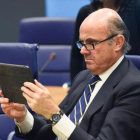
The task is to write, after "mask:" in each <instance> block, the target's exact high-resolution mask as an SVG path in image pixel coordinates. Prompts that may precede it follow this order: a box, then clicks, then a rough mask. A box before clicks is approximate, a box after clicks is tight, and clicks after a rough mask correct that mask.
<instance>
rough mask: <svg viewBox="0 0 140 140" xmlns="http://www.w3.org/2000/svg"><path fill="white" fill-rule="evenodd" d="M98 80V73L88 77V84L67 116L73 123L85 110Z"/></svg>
mask: <svg viewBox="0 0 140 140" xmlns="http://www.w3.org/2000/svg"><path fill="white" fill-rule="evenodd" d="M98 81H100V77H99V76H98V75H96V76H94V77H92V78H91V79H90V81H89V83H88V85H87V86H86V88H85V91H84V93H83V94H82V96H81V97H80V99H79V100H78V102H77V103H76V105H75V107H74V109H73V110H72V112H71V113H70V115H69V118H70V120H71V121H72V122H73V123H75V124H78V122H79V119H80V118H81V117H82V115H83V114H84V111H85V108H86V106H87V104H88V102H89V99H90V96H91V93H92V92H93V89H94V87H95V84H96V83H97V82H98ZM55 140H59V139H58V138H56V139H55Z"/></svg>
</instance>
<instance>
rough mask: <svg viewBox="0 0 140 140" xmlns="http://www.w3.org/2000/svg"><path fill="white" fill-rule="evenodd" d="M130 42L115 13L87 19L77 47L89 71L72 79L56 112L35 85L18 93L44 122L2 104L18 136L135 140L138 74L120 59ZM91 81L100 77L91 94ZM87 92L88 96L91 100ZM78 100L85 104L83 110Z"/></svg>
mask: <svg viewBox="0 0 140 140" xmlns="http://www.w3.org/2000/svg"><path fill="white" fill-rule="evenodd" d="M128 39H129V36H128V33H127V30H126V27H125V25H124V23H123V21H122V20H121V18H120V17H119V15H118V14H117V13H116V12H115V11H113V10H111V9H101V10H98V11H96V12H94V13H92V14H90V15H89V16H88V17H87V18H86V19H85V20H84V21H83V23H82V24H81V27H80V38H79V40H80V41H78V42H77V45H78V47H79V48H80V49H81V54H83V55H84V58H85V62H86V66H87V68H88V70H85V71H82V72H80V73H79V74H78V75H77V76H76V78H75V80H74V82H73V85H72V87H71V89H70V91H69V94H68V96H67V97H66V98H65V99H64V100H63V101H62V103H61V104H60V105H59V107H58V106H57V105H56V104H55V103H54V101H53V100H52V97H51V94H50V93H49V91H48V90H47V89H46V88H45V87H44V86H43V85H41V84H40V83H39V82H37V81H36V80H35V84H32V83H30V82H25V83H24V86H23V87H22V88H21V90H22V91H23V96H24V97H25V98H26V99H27V102H28V105H29V106H30V107H31V108H32V110H34V111H35V112H37V113H38V114H41V115H43V116H44V117H45V118H46V119H47V120H44V121H43V120H39V119H38V118H35V117H34V118H33V117H32V116H31V114H30V113H29V112H28V111H27V110H26V108H25V106H24V105H20V104H14V103H9V100H8V99H7V98H1V99H0V102H1V106H2V108H3V111H4V112H5V114H7V115H8V116H9V117H12V118H14V119H15V121H16V124H17V126H18V127H16V135H17V136H18V137H22V138H26V139H30V140H33V139H34V140H55V139H56V135H57V137H59V138H60V139H61V140H66V139H69V140H139V139H140V109H139V107H140V72H139V70H138V69H137V68H136V67H135V66H134V65H133V64H132V63H131V62H130V61H129V60H127V59H126V58H125V57H124V53H126V52H127V50H129V45H128ZM98 76H99V77H98ZM91 77H94V78H95V77H98V78H99V79H98V81H97V80H96V85H95V83H94V84H93V83H92V86H93V85H94V89H93V91H91V87H90V84H88V81H89V80H90V79H91ZM87 84H88V86H87ZM85 87H86V89H87V87H88V89H90V91H91V95H90V99H89V101H88V100H86V99H87V96H86V95H87V94H86V90H85V92H84V89H85ZM83 92H84V94H83ZM0 94H1V95H2V92H0ZM83 95H84V96H83ZM82 97H84V99H85V101H86V107H85V109H84V111H83V110H82V108H83V102H82V101H83V98H82ZM80 103H81V104H80ZM78 105H79V107H80V109H79V108H78ZM60 110H61V111H60ZM79 111H80V114H81V116H80V118H79V119H78V117H77V114H78V112H79ZM82 113H83V114H82ZM67 116H69V117H67Z"/></svg>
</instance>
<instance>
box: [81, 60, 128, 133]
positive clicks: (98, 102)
mask: <svg viewBox="0 0 140 140" xmlns="http://www.w3.org/2000/svg"><path fill="white" fill-rule="evenodd" d="M127 69H128V62H127V60H126V59H123V61H122V62H121V64H120V65H119V66H118V67H117V68H116V69H115V71H114V72H113V73H112V74H111V75H110V76H109V78H108V79H107V80H106V82H105V83H104V85H103V86H102V87H101V89H100V90H99V92H98V93H97V95H96V96H95V98H94V99H93V101H92V103H91V104H90V106H89V108H88V110H87V112H86V113H85V115H84V117H83V119H82V122H81V123H80V127H81V128H83V129H84V130H85V131H87V129H88V126H89V123H90V118H91V116H92V115H94V113H95V112H96V111H97V110H98V109H100V108H101V107H102V106H103V105H104V103H105V100H106V99H107V97H108V95H110V94H113V90H114V87H115V86H116V85H117V84H118V82H119V81H120V80H121V78H122V77H123V76H124V75H125V73H126V70H127Z"/></svg>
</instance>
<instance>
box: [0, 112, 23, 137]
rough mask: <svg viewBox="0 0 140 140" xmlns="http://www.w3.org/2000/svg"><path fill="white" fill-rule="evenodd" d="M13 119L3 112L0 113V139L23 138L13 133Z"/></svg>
mask: <svg viewBox="0 0 140 140" xmlns="http://www.w3.org/2000/svg"><path fill="white" fill-rule="evenodd" d="M14 130H15V123H14V119H12V118H9V117H8V116H6V115H5V114H0V140H23V139H20V138H17V137H16V136H15V135H14V133H15V132H14Z"/></svg>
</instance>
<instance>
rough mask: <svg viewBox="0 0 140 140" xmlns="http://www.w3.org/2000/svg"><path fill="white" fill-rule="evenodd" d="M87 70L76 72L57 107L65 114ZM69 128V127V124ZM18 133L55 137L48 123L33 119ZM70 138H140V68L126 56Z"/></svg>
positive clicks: (41, 138)
mask: <svg viewBox="0 0 140 140" xmlns="http://www.w3.org/2000/svg"><path fill="white" fill-rule="evenodd" d="M91 75H92V74H91V72H90V71H89V70H85V71H82V72H81V73H79V74H78V75H77V77H76V78H75V80H74V83H73V85H72V87H71V89H70V91H69V94H68V96H67V97H66V98H65V99H64V100H63V102H62V103H61V104H60V108H61V109H62V110H63V111H64V112H65V114H66V115H68V114H69V113H70V112H71V111H72V109H73V107H74V106H75V104H76V103H77V101H78V99H79V97H80V96H81V94H82V93H83V91H84V89H85V87H86V85H87V83H88V81H89V79H90V78H91ZM68 127H69V126H68ZM16 134H17V136H20V137H22V138H29V139H30V140H32V139H34V140H54V139H55V134H54V133H53V132H52V127H51V125H48V124H46V122H45V121H44V122H43V121H40V120H38V119H37V118H35V123H34V127H33V130H32V131H31V132H30V133H28V134H26V135H21V134H20V133H19V132H18V130H17V128H16ZM69 140H140V71H139V70H138V69H137V68H135V66H134V65H133V64H132V63H131V62H130V61H128V60H126V58H124V59H123V61H122V62H121V64H120V65H119V66H118V67H117V68H116V69H115V70H114V71H113V73H112V74H111V75H110V76H109V78H108V79H107V80H106V82H105V83H104V85H103V86H102V88H101V89H100V90H99V92H98V94H97V95H96V97H95V98H94V100H93V101H92V103H91V105H90V106H89V108H88V110H87V112H86V114H85V116H84V118H83V120H82V122H81V124H80V126H76V129H75V130H74V132H73V133H72V135H71V136H70V138H69Z"/></svg>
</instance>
